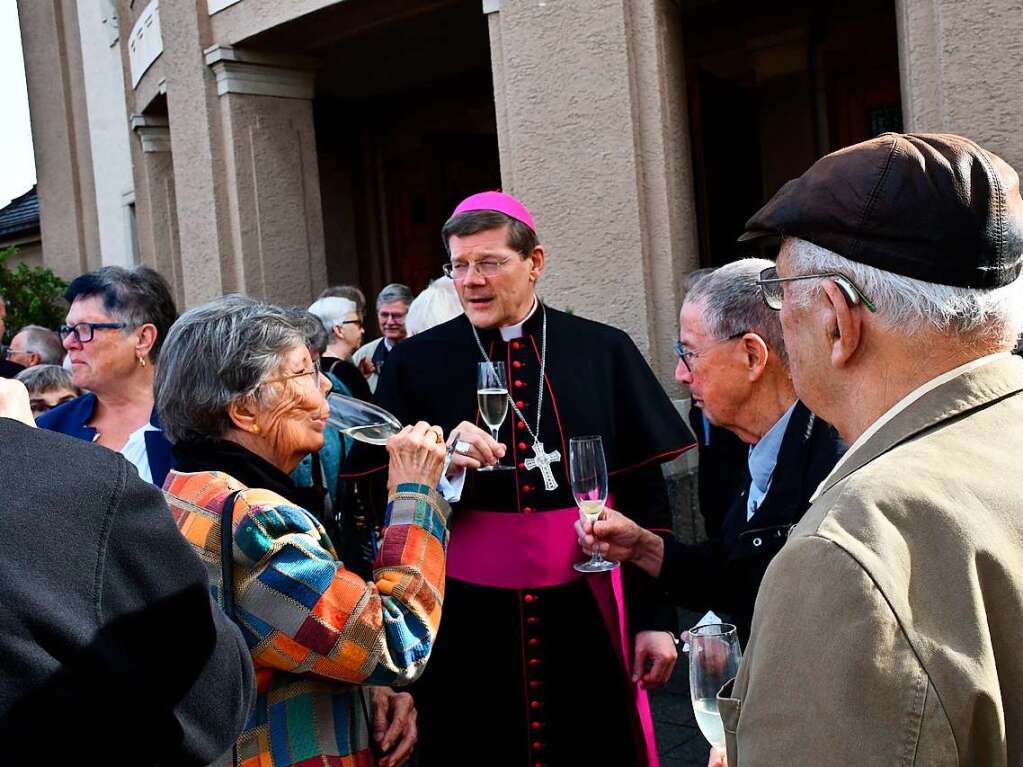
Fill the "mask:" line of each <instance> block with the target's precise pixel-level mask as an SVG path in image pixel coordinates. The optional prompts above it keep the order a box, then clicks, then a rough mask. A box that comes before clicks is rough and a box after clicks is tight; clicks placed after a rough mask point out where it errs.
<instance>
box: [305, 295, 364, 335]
mask: <svg viewBox="0 0 1023 767" xmlns="http://www.w3.org/2000/svg"><path fill="white" fill-rule="evenodd" d="M309 312H310V314H312V315H314V316H315V317H316V319H318V320H319V321H320V323H321V324H322V325H323V329H324V330H325V331H326V332H327V335H328V337H330V336H332V335H333V333H334V328H335V327H337V326H338V325H340V324H341V323H342V322H343V321H344V319H345V317H346V316H348V315H349V314H352V313H353V312H354V313H355V314H358V313H359V310H358V307H357V305H356V303H355V302H354V301H352V300H351V299H348V298H338V297H332V296H328V297H327V298H321V299H319V300H318V301H314V302H313V304H312V305H311V306H310V307H309Z"/></svg>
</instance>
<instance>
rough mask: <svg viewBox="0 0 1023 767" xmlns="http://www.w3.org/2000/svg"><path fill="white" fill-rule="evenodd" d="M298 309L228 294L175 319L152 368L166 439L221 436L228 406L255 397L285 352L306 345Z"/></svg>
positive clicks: (226, 423) (227, 424)
mask: <svg viewBox="0 0 1023 767" xmlns="http://www.w3.org/2000/svg"><path fill="white" fill-rule="evenodd" d="M300 311H302V314H299V313H298V312H296V310H294V309H287V308H284V307H281V306H274V305H273V304H263V303H259V302H257V301H253V300H252V299H250V298H246V297H244V296H238V295H232V296H224V297H223V298H218V299H216V300H214V301H210V302H209V303H207V304H203V305H202V306H197V307H195V308H194V309H190V310H189V311H187V312H185V313H184V314H182V315H181V317H180V318H179V319H178V321H177V322H175V323H174V325H173V327H171V329H170V333H168V334H167V341H166V342H165V343H164V348H163V353H162V354H161V355H160V363H159V364H158V365H157V367H156V382H155V385H154V389H155V398H156V408H157V412H158V413H159V414H160V421H161V422H162V424H163V429H164V432H165V433H166V435H167V439H169V440H170V441H171V442H180V441H182V440H186V439H215V438H219V437H221V436H223V435H224V434H225V433H226V432H227V430H228V429H229V428H230V426H231V419H230V417H229V416H228V413H227V408H228V405H230V404H231V403H232V402H235V401H237V400H240V399H242V398H244V397H247V396H253V395H255V394H256V393H257V389H258V387H259V384H260V383H262V382H263V381H264V380H265V379H266V378H267V377H268V376H270V375H271V374H272V373H274V372H275V371H276V370H278V369H279V368H280V366H281V364H282V362H283V357H284V355H285V354H287V353H288V352H289V351H291V350H292V349H294V348H296V347H300V346H305V345H306V343H307V335H308V331H309V325H310V322H309V321H308V320H307V319H306V318H305V317H303V315H306V314H307V313H306V312H305V311H304V310H300Z"/></svg>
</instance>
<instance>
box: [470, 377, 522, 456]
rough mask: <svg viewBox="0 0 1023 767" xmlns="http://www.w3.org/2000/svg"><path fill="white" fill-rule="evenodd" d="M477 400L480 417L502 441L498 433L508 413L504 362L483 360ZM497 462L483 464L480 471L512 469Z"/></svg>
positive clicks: (498, 439)
mask: <svg viewBox="0 0 1023 767" xmlns="http://www.w3.org/2000/svg"><path fill="white" fill-rule="evenodd" d="M476 400H477V402H478V403H479V406H480V417H481V418H483V421H484V423H486V424H487V426H489V427H490V433H491V434H492V435H493V437H494V440H496V441H498V442H500V441H501V440H500V438H499V437H498V433H499V432H500V431H501V424H503V423H504V419H505V418H506V417H507V415H508V379H507V378H506V377H505V371H504V363H503V362H481V363H480V364H479V373H478V375H477V378H476ZM512 468H513V467H512V466H504V465H503V464H500V463H495V464H494V465H493V466H483V467H481V468H480V469H479V471H501V470H505V471H507V470H509V469H512Z"/></svg>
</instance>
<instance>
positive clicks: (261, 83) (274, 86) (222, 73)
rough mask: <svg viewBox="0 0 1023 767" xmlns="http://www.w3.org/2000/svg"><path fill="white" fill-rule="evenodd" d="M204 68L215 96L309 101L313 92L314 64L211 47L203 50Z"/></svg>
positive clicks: (231, 48) (264, 54)
mask: <svg viewBox="0 0 1023 767" xmlns="http://www.w3.org/2000/svg"><path fill="white" fill-rule="evenodd" d="M205 56H206V65H207V66H208V67H210V69H212V70H213V74H214V76H215V77H216V78H217V94H218V95H220V96H225V95H227V94H228V93H238V94H244V95H248V96H276V97H278V98H287V99H306V100H311V99H312V98H313V96H314V95H315V92H316V72H315V68H316V61H315V60H313V59H309V58H305V57H301V56H277V55H273V54H266V53H258V52H254V51H246V50H244V49H240V48H235V47H233V46H230V45H214V46H212V47H211V48H207V49H206V51H205Z"/></svg>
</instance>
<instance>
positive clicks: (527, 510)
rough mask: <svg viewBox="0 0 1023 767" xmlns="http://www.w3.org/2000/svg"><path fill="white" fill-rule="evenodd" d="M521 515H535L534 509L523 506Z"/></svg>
mask: <svg viewBox="0 0 1023 767" xmlns="http://www.w3.org/2000/svg"><path fill="white" fill-rule="evenodd" d="M522 513H523V514H535V513H536V509H534V508H533V507H532V506H523V507H522Z"/></svg>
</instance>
